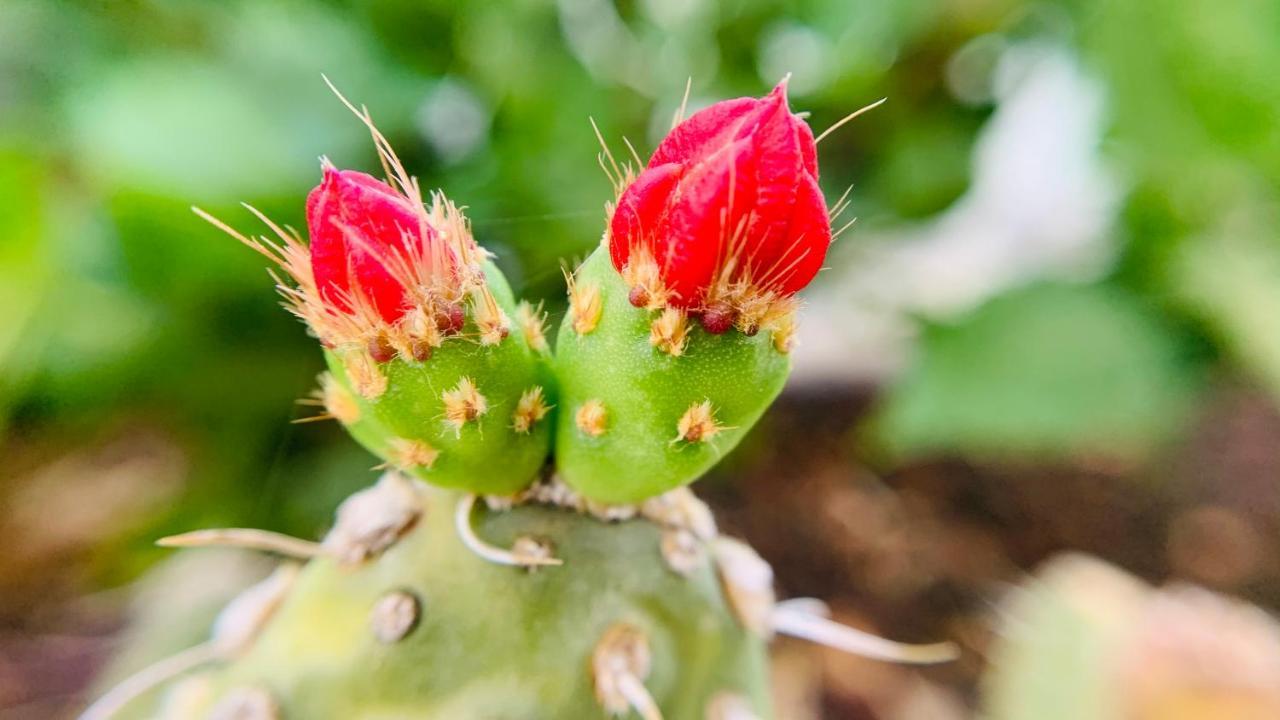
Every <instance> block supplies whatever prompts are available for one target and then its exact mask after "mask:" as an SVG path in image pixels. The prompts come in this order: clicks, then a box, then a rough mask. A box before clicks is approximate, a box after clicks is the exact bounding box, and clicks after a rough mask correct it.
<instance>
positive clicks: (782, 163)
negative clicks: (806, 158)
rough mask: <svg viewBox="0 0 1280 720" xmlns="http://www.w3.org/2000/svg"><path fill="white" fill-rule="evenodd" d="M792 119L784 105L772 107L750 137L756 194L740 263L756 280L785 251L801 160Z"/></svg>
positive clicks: (800, 171)
mask: <svg viewBox="0 0 1280 720" xmlns="http://www.w3.org/2000/svg"><path fill="white" fill-rule="evenodd" d="M793 123H794V116H792V114H791V111H790V110H788V109H787V107H786V105H785V104H776V105H774V106H773V111H772V113H771V114H770V115H768V116H767V117H765V118H763V119H762V121H761V123H760V126H759V129H758V130H757V131H756V133H755V134H754V135H753V136H752V141H753V148H752V150H753V152H755V154H756V173H757V192H756V203H755V207H754V208H753V210H752V223H751V229H750V231H749V233H748V237H749V239H750V245H749V246H748V247H747V248H746V249H745V258H744V261H745V262H746V263H747V266H744V268H743V270H744V271H745V270H747V269H748V268H749V269H750V270H751V271H753V272H752V273H751V277H753V278H759V277H760V273H761V271H763V270H765V269H767V268H769V267H770V266H772V265H773V264H774V263H776V261H777V258H778V257H779V256H781V255H782V253H783V252H784V251H785V249H786V240H787V233H788V230H789V228H790V227H791V221H792V211H793V209H794V207H795V199H796V191H797V188H798V187H799V182H798V177H799V175H800V174H801V173H802V172H803V170H802V169H801V165H802V158H801V155H800V143H799V142H798V138H797V136H796V132H795V128H794V126H793Z"/></svg>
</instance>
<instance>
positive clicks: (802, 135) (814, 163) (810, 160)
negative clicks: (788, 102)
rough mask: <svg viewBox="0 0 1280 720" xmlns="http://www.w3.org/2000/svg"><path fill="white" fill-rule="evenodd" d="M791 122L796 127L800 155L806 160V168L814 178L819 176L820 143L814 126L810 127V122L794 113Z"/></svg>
mask: <svg viewBox="0 0 1280 720" xmlns="http://www.w3.org/2000/svg"><path fill="white" fill-rule="evenodd" d="M791 122H792V124H793V125H794V126H795V129H796V139H797V140H798V141H799V143H800V157H801V158H802V159H803V162H804V169H805V171H806V172H808V173H809V174H810V175H812V176H813V177H814V178H817V177H818V144H817V143H816V142H814V139H813V128H810V127H809V123H807V122H805V121H804V120H801V119H800V118H798V117H796V116H794V115H792V116H791Z"/></svg>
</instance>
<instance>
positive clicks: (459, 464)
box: [319, 262, 555, 495]
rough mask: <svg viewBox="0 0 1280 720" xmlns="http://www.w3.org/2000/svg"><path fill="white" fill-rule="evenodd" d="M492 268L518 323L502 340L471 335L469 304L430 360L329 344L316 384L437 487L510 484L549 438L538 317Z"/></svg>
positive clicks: (493, 281) (530, 471)
mask: <svg viewBox="0 0 1280 720" xmlns="http://www.w3.org/2000/svg"><path fill="white" fill-rule="evenodd" d="M484 269H485V278H486V282H487V285H488V287H489V289H490V291H491V294H492V297H493V299H494V300H495V301H496V302H497V305H498V307H499V308H500V309H501V311H502V315H503V316H504V317H505V318H516V320H512V321H510V322H513V323H519V326H517V327H513V328H512V331H508V332H504V333H501V336H500V337H498V338H497V339H496V342H493V343H491V344H486V343H484V342H468V341H467V340H466V336H467V335H468V334H470V335H471V336H474V337H478V336H479V330H478V328H477V326H476V322H475V320H474V319H473V313H471V312H470V311H469V312H468V319H467V325H466V326H465V327H464V330H463V336H464V337H463V338H459V339H457V340H451V341H449V342H445V343H443V344H442V345H440V347H438V348H436V349H435V350H434V351H433V352H432V354H431V356H430V357H429V358H427V359H425V360H423V361H417V360H414V359H412V358H409V359H406V358H404V357H402V356H400V355H396V356H394V357H392V358H391V359H390V360H387V361H385V362H381V363H379V362H377V361H375V360H373V359H372V358H371V357H370V356H369V355H368V353H367V352H366V349H365V348H364V347H362V346H358V345H357V346H339V347H336V348H331V349H327V350H325V359H326V361H327V363H328V365H329V369H330V373H331V375H330V376H328V377H326V378H324V379H322V387H321V391H320V393H319V395H320V397H321V400H322V402H323V403H324V406H325V408H326V412H327V413H328V414H329V415H331V416H333V417H335V418H337V419H338V420H339V421H340V422H342V424H343V425H344V426H345V427H346V428H347V429H348V430H349V431H350V432H351V435H352V436H353V437H354V438H355V439H356V440H357V441H358V442H359V443H360V444H361V445H363V446H364V447H365V448H367V449H368V450H369V451H370V452H372V453H374V454H375V455H377V456H378V457H380V458H382V459H383V460H385V461H386V462H387V464H388V465H390V466H392V467H396V468H399V469H401V470H403V471H405V472H408V473H410V474H412V475H414V476H415V477H418V478H421V479H422V480H425V481H426V482H429V483H431V484H433V485H437V486H440V487H449V488H460V489H465V490H470V491H473V492H481V493H492V494H504V495H509V494H513V493H515V492H517V491H519V490H521V489H523V488H525V487H527V486H528V485H529V484H530V483H531V482H532V481H533V480H534V479H535V478H536V476H537V474H538V471H539V469H541V467H542V465H543V463H544V462H545V460H546V456H547V454H548V452H549V450H550V445H551V419H550V418H548V417H547V416H548V415H549V414H551V411H552V403H553V400H554V392H555V385H554V384H553V382H552V378H551V376H550V373H549V371H548V369H547V367H546V362H547V356H546V350H545V343H544V344H543V348H542V350H541V351H539V350H537V349H534V348H533V347H530V339H531V338H532V339H534V341H535V342H536V341H537V338H538V337H540V334H541V330H540V319H539V318H537V317H536V316H534V315H532V314H530V313H529V312H528V311H522V310H521V309H519V308H518V307H517V306H516V304H515V302H514V299H513V297H512V295H511V290H510V288H509V287H508V286H507V283H506V280H505V279H504V278H503V277H502V274H501V272H499V271H498V269H497V268H496V267H495V266H494V265H493V264H492V263H489V262H486V263H485V264H484Z"/></svg>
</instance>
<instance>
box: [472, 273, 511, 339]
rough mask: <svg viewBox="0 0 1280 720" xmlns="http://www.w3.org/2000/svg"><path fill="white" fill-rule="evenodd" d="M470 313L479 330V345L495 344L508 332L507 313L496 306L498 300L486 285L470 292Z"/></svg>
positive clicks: (505, 336)
mask: <svg viewBox="0 0 1280 720" xmlns="http://www.w3.org/2000/svg"><path fill="white" fill-rule="evenodd" d="M471 297H472V304H471V307H472V314H473V316H474V318H475V321H476V328H477V329H478V330H479V331H480V344H481V345H497V344H498V343H500V342H502V341H503V340H505V339H506V338H507V335H508V334H510V330H509V329H508V326H509V325H510V322H509V321H508V319H507V314H506V313H504V312H503V311H502V308H501V307H498V301H497V300H496V299H495V298H494V297H493V293H491V292H489V288H488V287H487V286H481V287H479V288H478V289H476V290H474V291H473V292H472V293H471Z"/></svg>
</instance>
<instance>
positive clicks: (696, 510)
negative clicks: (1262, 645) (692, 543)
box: [640, 487, 718, 540]
mask: <svg viewBox="0 0 1280 720" xmlns="http://www.w3.org/2000/svg"><path fill="white" fill-rule="evenodd" d="M640 514H641V515H642V516H644V517H645V518H647V519H649V520H650V521H652V522H655V523H657V524H659V525H662V526H664V527H666V528H669V529H675V530H687V531H689V532H691V533H693V536H694V537H696V538H698V539H699V540H711V539H713V538H715V537H716V535H717V534H718V532H717V530H716V519H715V517H713V516H712V514H711V508H709V507H707V504H706V503H704V502H702V501H701V500H699V499H698V497H697V496H696V495H694V494H693V491H692V490H690V489H689V488H687V487H678V488H675V489H673V490H668V491H667V492H665V493H662V494H661V495H658V496H657V497H652V498H649V499H648V500H645V501H644V503H642V504H641V505H640Z"/></svg>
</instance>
